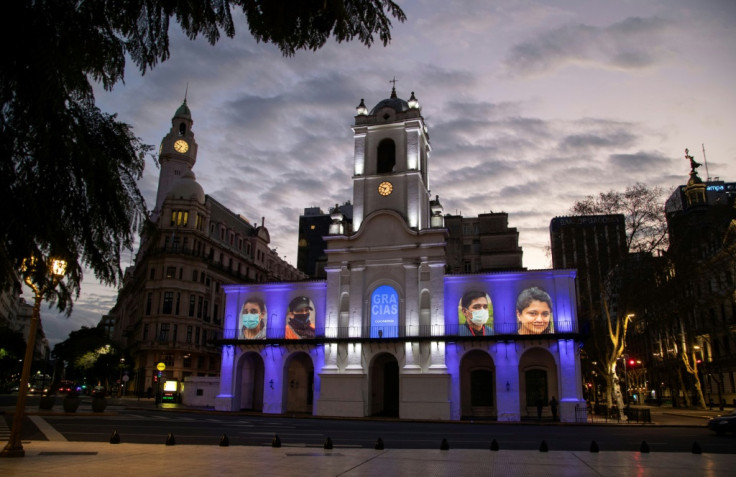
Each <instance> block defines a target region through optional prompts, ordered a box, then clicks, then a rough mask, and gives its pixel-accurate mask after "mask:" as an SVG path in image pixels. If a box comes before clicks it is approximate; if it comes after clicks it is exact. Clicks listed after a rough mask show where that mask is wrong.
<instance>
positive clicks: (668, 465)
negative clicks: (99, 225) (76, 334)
mask: <svg viewBox="0 0 736 477" xmlns="http://www.w3.org/2000/svg"><path fill="white" fill-rule="evenodd" d="M85 406H87V407H89V405H88V404H87V403H84V404H82V407H80V409H79V411H78V415H81V414H84V413H89V412H90V411H91V408H90V409H86V408H85ZM154 407H155V403H154V402H153V400H148V399H141V400H140V401H139V400H137V398H125V399H111V400H110V404H109V406H108V408H107V409H106V411H105V412H106V413H107V412H119V411H120V410H122V409H126V408H127V409H130V408H138V409H153V408H154ZM28 411H29V412H28V414H29V415H30V416H34V415H41V416H42V415H43V412H38V411H37V410H36V409H30V408H29V409H28ZM58 411H60V408H59V409H54V410H53V411H52V412H53V413H54V414H55V413H56V412H58ZM176 411H188V412H191V411H194V412H214V411H211V410H208V409H201V408H190V407H186V406H182V405H176V404H167V405H165V407H164V408H163V409H162V412H176ZM6 412H7V409H6ZM61 412H63V411H61ZM723 412H724V413H725V412H728V410H726V411H723ZM47 413H48V412H47ZM80 413H81V414H80ZM719 413H720V412H718V411H700V410H685V409H673V408H652V420H653V421H654V422H653V423H652V424H639V425H647V426H652V425H654V426H656V425H664V426H669V425H678V426H683V425H684V426H698V427H699V426H704V425H705V423H706V422H707V419H708V418H709V417H710V416H712V415H715V414H719ZM525 424H529V423H525ZM548 424H549V425H565V424H564V423H551V422H550V423H548ZM611 425H613V426H617V425H637V424H635V423H634V424H611ZM0 445H3V446H4V442H0ZM23 447H24V450H25V452H26V455H25V457H22V458H0V475H3V476H5V475H9V476H15V475H34V476H36V475H40V476H44V475H48V476H54V477H58V476H60V475H75V476H77V475H79V476H87V475H89V476H92V475H94V476H100V475H141V474H146V475H148V474H152V473H153V474H156V475H178V476H181V475H184V476H188V475H278V476H297V475H305V474H306V473H310V474H313V475H319V476H371V477H373V476H375V475H383V476H393V475H401V476H405V475H418V476H428V475H463V476H465V475H508V474H509V473H510V472H512V471H513V473H514V474H518V475H565V476H578V475H579V476H601V475H603V476H619V475H620V476H629V475H640V476H666V477H671V476H672V475H713V476H719V475H731V474H732V472H733V469H734V468H735V467H736V454H708V453H706V454H691V453H650V454H642V453H639V452H605V451H604V452H599V453H591V452H572V451H552V452H539V451H510V450H501V451H495V452H494V451H490V450H487V451H486V450H468V449H451V450H448V451H441V450H433V449H424V450H409V449H388V450H381V451H379V450H372V449H358V448H353V447H344V448H343V447H340V446H339V445H336V446H335V448H334V449H333V450H324V449H322V448H321V447H290V446H286V445H285V446H284V447H282V448H271V447H255V446H233V447H220V446H217V445H211V446H203V445H197V446H191V445H172V446H168V445H164V444H161V445H153V444H148V445H147V444H126V443H122V444H107V443H96V442H69V441H62V440H58V441H57V440H49V441H25V442H23Z"/></svg>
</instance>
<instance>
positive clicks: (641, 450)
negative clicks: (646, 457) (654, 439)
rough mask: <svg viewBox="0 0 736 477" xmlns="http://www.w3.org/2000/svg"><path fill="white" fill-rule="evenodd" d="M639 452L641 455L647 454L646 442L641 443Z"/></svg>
mask: <svg viewBox="0 0 736 477" xmlns="http://www.w3.org/2000/svg"><path fill="white" fill-rule="evenodd" d="M639 452H641V453H642V454H649V444H647V441H641V446H640V447H639Z"/></svg>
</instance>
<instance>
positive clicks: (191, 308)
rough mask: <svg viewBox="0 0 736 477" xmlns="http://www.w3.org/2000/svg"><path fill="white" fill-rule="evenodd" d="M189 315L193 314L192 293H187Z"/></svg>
mask: <svg viewBox="0 0 736 477" xmlns="http://www.w3.org/2000/svg"><path fill="white" fill-rule="evenodd" d="M189 316H194V295H189Z"/></svg>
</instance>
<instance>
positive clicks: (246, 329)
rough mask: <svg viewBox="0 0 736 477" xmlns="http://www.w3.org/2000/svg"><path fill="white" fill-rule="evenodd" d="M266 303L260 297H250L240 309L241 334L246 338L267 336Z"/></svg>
mask: <svg viewBox="0 0 736 477" xmlns="http://www.w3.org/2000/svg"><path fill="white" fill-rule="evenodd" d="M266 316H267V315H266V304H265V303H263V300H262V299H260V298H258V297H254V296H253V297H248V298H247V299H246V300H245V303H243V307H242V308H241V309H240V336H241V338H243V339H246V340H259V339H265V338H266Z"/></svg>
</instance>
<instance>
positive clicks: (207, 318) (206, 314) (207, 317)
mask: <svg viewBox="0 0 736 477" xmlns="http://www.w3.org/2000/svg"><path fill="white" fill-rule="evenodd" d="M209 309H210V303H209V301H207V300H205V301H204V321H206V322H207V323H209V322H210V314H209Z"/></svg>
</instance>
